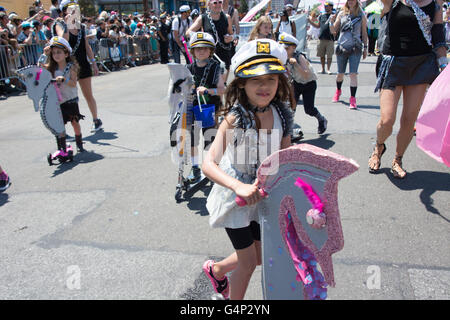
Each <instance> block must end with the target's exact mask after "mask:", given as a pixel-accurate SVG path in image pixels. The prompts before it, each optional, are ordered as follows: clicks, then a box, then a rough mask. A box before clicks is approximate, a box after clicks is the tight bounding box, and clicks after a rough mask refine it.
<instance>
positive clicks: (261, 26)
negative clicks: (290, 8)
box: [248, 16, 275, 41]
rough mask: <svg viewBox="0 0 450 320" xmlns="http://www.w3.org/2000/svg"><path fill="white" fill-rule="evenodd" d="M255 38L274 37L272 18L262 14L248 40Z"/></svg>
mask: <svg viewBox="0 0 450 320" xmlns="http://www.w3.org/2000/svg"><path fill="white" fill-rule="evenodd" d="M255 39H272V40H275V39H274V38H273V24H272V20H270V17H268V16H262V17H260V18H259V19H258V20H257V21H256V24H255V26H254V27H253V29H252V31H250V36H249V38H248V41H252V40H255Z"/></svg>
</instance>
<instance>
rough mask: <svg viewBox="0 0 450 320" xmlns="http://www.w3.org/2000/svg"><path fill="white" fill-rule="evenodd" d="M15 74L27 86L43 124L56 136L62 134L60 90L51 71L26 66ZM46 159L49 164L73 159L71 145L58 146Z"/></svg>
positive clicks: (63, 127)
mask: <svg viewBox="0 0 450 320" xmlns="http://www.w3.org/2000/svg"><path fill="white" fill-rule="evenodd" d="M17 74H18V75H19V78H20V80H21V81H22V82H23V83H24V84H25V86H26V87H27V94H28V97H29V98H30V99H31V100H33V104H34V109H35V111H36V112H37V111H39V113H40V116H41V120H42V123H43V124H44V126H45V127H46V128H47V129H48V130H49V131H50V132H51V133H52V134H53V135H55V136H56V137H61V136H64V135H65V133H66V131H65V126H64V121H63V117H62V113H61V107H60V100H61V92H60V91H59V87H58V85H57V84H56V82H55V81H54V80H53V79H52V75H51V73H50V72H49V71H48V70H46V69H43V68H41V67H38V66H28V67H25V68H22V69H19V70H17ZM64 149H65V150H64ZM47 161H48V163H49V165H52V164H53V162H54V161H58V162H59V163H64V162H67V161H73V149H72V146H71V145H70V144H68V145H67V146H65V147H63V146H59V150H57V151H56V152H54V153H50V154H48V156H47Z"/></svg>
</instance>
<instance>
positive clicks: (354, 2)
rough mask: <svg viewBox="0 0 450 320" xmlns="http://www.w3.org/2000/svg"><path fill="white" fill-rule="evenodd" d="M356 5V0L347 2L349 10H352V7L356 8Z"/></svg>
mask: <svg viewBox="0 0 450 320" xmlns="http://www.w3.org/2000/svg"><path fill="white" fill-rule="evenodd" d="M357 3H358V1H357V0H347V4H348V7H349V8H350V9H352V8H354V7H355V6H356V4H357Z"/></svg>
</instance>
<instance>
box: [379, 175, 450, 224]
mask: <svg viewBox="0 0 450 320" xmlns="http://www.w3.org/2000/svg"><path fill="white" fill-rule="evenodd" d="M382 171H383V172H384V173H385V174H386V175H387V177H388V178H389V180H390V181H391V182H392V184H394V185H395V186H396V187H397V188H399V189H401V190H404V191H411V190H419V189H422V191H421V192H420V201H421V202H422V203H423V204H424V206H425V208H426V209H427V211H428V212H431V213H432V214H436V215H438V216H440V217H441V218H442V219H444V220H445V221H446V222H450V218H447V217H445V216H443V215H442V214H441V212H440V211H439V210H438V209H437V208H436V207H434V206H433V199H432V198H431V195H432V194H433V193H435V192H436V191H450V174H448V173H445V172H433V171H413V172H408V174H407V175H406V178H405V179H396V178H394V176H393V175H392V174H391V173H390V169H387V168H384V169H383V170H382ZM444 213H446V214H448V212H444Z"/></svg>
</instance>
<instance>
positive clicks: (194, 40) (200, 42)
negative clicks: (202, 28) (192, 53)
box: [189, 32, 216, 49]
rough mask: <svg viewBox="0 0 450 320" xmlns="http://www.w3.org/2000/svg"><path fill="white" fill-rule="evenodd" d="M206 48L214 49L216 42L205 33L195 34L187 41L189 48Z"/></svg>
mask: <svg viewBox="0 0 450 320" xmlns="http://www.w3.org/2000/svg"><path fill="white" fill-rule="evenodd" d="M200 47H208V48H215V47H216V42H215V41H214V38H213V36H212V35H210V34H209V33H207V32H195V33H194V34H193V35H192V36H191V39H190V41H189V48H190V49H193V48H200Z"/></svg>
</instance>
